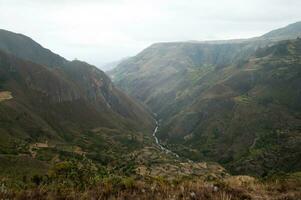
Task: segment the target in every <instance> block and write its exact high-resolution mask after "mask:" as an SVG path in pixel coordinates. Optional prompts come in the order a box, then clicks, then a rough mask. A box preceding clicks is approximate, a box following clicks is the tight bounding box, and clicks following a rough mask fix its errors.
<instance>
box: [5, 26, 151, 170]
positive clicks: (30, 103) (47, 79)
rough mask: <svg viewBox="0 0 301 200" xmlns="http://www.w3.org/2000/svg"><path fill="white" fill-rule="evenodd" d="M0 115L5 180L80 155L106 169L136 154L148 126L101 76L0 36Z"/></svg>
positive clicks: (146, 117)
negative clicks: (125, 157)
mask: <svg viewBox="0 0 301 200" xmlns="http://www.w3.org/2000/svg"><path fill="white" fill-rule="evenodd" d="M0 112H1V115H0V141H1V142H0V161H1V163H2V164H0V169H1V170H0V171H1V174H2V175H5V176H8V175H12V174H15V173H17V174H18V175H21V174H26V173H29V174H32V173H38V172H40V171H44V170H47V168H48V167H47V166H48V165H49V164H50V163H51V162H53V161H54V160H56V161H59V160H64V159H65V158H68V157H69V158H71V157H74V156H75V157H76V156H81V155H86V156H87V158H90V159H92V160H94V161H96V162H99V163H102V164H109V163H110V162H112V161H114V160H115V159H116V158H117V157H122V156H125V155H127V154H128V153H130V152H132V151H134V150H137V149H140V148H141V145H142V143H143V138H144V137H146V138H148V137H149V138H150V137H151V133H152V129H153V128H154V125H155V124H154V120H153V118H152V116H151V114H150V113H149V112H148V111H147V110H146V109H145V108H144V107H143V106H142V105H141V104H139V103H137V102H136V101H134V100H133V99H132V98H130V97H129V96H128V95H126V94H125V93H123V92H121V91H120V90H119V89H117V88H116V87H115V86H114V84H113V83H112V82H111V80H110V79H109V77H107V76H106V74H105V73H104V72H102V71H101V70H99V69H97V68H96V67H94V66H91V65H89V64H87V63H85V62H81V61H67V60H66V59H64V58H62V57H60V56H58V55H56V54H54V53H52V52H51V51H50V50H47V49H45V48H43V47H42V46H41V45H39V44H37V43H36V42H34V41H33V40H31V39H30V38H28V37H26V36H23V35H20V34H15V33H12V32H8V31H4V30H1V31H0ZM8 166H10V167H8ZM21 166H22V167H21ZM15 167H16V168H17V170H16V169H15Z"/></svg>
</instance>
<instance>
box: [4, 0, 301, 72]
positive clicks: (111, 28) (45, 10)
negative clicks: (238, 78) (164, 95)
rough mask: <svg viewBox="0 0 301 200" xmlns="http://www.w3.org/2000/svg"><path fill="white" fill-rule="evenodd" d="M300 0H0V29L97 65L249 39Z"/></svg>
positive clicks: (290, 15)
mask: <svg viewBox="0 0 301 200" xmlns="http://www.w3.org/2000/svg"><path fill="white" fill-rule="evenodd" d="M300 9H301V0H205V1H204V0H0V28H2V29H7V30H10V31H14V32H18V33H23V34H25V35H27V36H29V37H31V38H33V39H34V40H36V41H37V42H39V43H40V44H42V45H43V46H45V47H47V48H49V49H51V50H52V51H54V52H56V53H59V54H60V55H62V56H64V57H66V58H67V59H74V58H78V59H80V60H85V61H88V62H90V63H92V64H94V65H97V66H98V67H101V64H102V63H105V62H110V61H114V60H118V59H120V58H122V57H126V56H133V55H135V54H137V53H138V52H139V51H141V50H142V49H144V48H146V47H147V46H149V45H150V44H152V43H155V42H163V41H183V40H184V41H185V40H217V39H230V38H247V37H252V36H258V35H261V34H263V33H265V32H267V31H269V30H272V29H275V28H278V27H282V26H285V25H287V24H289V23H293V22H296V21H300V20H301V10H300Z"/></svg>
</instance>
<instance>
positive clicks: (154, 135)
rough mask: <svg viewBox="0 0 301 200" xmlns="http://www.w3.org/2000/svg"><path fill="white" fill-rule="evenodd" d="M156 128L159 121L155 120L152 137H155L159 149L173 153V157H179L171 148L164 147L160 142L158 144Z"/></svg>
mask: <svg viewBox="0 0 301 200" xmlns="http://www.w3.org/2000/svg"><path fill="white" fill-rule="evenodd" d="M158 128H159V123H158V121H157V120H156V128H155V130H154V132H153V137H154V138H155V141H156V144H157V145H158V146H159V147H160V149H161V150H162V151H164V152H165V153H167V154H171V155H174V156H175V157H177V158H179V157H180V156H179V155H178V154H176V153H175V152H172V151H171V150H169V149H167V148H165V147H164V146H162V144H160V142H159V139H158V138H157V136H156V133H157V132H158Z"/></svg>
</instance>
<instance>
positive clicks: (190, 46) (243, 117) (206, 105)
mask: <svg viewBox="0 0 301 200" xmlns="http://www.w3.org/2000/svg"><path fill="white" fill-rule="evenodd" d="M299 26H300V23H295V24H292V25H289V26H287V27H285V28H283V29H279V30H275V31H271V32H270V33H267V34H265V35H263V36H261V37H256V38H251V39H246V40H230V41H209V42H176V43H159V44H154V45H152V46H150V47H149V48H147V49H145V50H143V51H142V52H141V53H139V54H138V55H137V56H135V57H132V58H130V59H128V60H126V61H124V62H122V63H121V64H119V65H118V66H117V68H115V69H113V70H112V71H110V72H109V75H110V76H111V77H112V79H113V81H114V83H115V84H116V85H117V86H119V87H121V88H122V89H123V90H124V91H125V92H127V93H128V94H130V95H132V96H134V97H135V98H137V99H138V100H140V101H141V102H143V103H144V104H145V105H147V106H148V107H149V108H150V109H151V110H152V111H153V112H154V113H156V114H157V118H158V119H159V120H160V128H159V137H160V139H161V141H162V142H164V143H165V145H166V146H167V147H168V148H170V149H172V150H173V151H175V152H177V153H178V154H180V155H181V156H184V157H188V158H190V159H193V160H195V161H200V160H205V161H217V162H219V163H222V164H223V165H224V166H226V168H227V169H229V170H230V171H231V172H233V173H244V174H253V175H258V176H265V175H267V174H269V173H271V172H272V171H286V172H290V171H300V169H301V166H300V165H299V164H298V160H299V157H300V149H299V148H298V145H299V144H300V129H299V128H298V127H300V121H299V119H300V96H299V95H300V91H299V89H298V87H297V85H298V84H300V81H299V78H298V77H300V71H299V68H300V60H299V58H300V52H299V48H300V40H298V39H297V40H295V39H296V38H297V37H298V36H300V35H301V31H300V29H299ZM284 36H285V37H284ZM283 38H285V39H290V41H284V42H281V40H282V39H283ZM279 42H280V43H279ZM276 116H277V117H276Z"/></svg>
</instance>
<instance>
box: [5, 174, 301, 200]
mask: <svg viewBox="0 0 301 200" xmlns="http://www.w3.org/2000/svg"><path fill="white" fill-rule="evenodd" d="M299 187H300V182H294V181H288V182H287V181H285V182H266V183H261V182H258V181H256V180H255V179H253V178H251V177H247V176H234V177H231V178H228V179H226V180H224V181H222V182H215V183H209V182H204V181H201V180H186V181H182V182H180V183H172V182H169V181H165V180H162V179H158V178H157V179H151V180H134V179H132V178H125V179H122V180H121V181H119V182H116V181H112V180H109V179H108V180H103V181H102V182H101V183H100V184H98V185H97V186H95V187H93V188H90V189H86V190H84V191H76V190H73V189H68V188H60V187H59V186H57V187H55V189H51V187H49V186H48V187H47V188H45V187H43V186H40V187H38V188H35V189H30V190H23V191H20V192H6V193H3V192H2V193H1V194H0V199H19V200H25V199H32V200H34V199H41V200H42V199H45V200H46V199H70V200H75V199H80V200H88V199H89V200H90V199H110V200H123V199H130V200H135V199H139V200H147V199H152V200H163V199H167V200H177V199H179V200H186V199H187V200H188V199H190V200H192V199H202V200H211V199H212V200H241V199H245V200H252V199H254V200H298V199H301V191H300V190H298V188H299Z"/></svg>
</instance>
